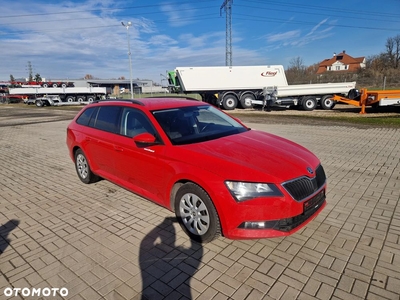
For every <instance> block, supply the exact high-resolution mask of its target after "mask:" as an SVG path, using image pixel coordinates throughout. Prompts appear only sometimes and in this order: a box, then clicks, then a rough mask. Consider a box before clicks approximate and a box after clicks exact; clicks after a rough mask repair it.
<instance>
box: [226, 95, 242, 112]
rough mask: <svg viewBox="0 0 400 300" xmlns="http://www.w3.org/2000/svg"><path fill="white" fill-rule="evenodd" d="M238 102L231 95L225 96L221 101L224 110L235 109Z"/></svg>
mask: <svg viewBox="0 0 400 300" xmlns="http://www.w3.org/2000/svg"><path fill="white" fill-rule="evenodd" d="M237 103H238V100H237V98H236V96H234V95H232V94H228V95H225V96H224V98H223V99H222V107H223V108H224V109H226V110H233V109H235V108H236V106H237Z"/></svg>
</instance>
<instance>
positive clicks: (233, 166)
mask: <svg viewBox="0 0 400 300" xmlns="http://www.w3.org/2000/svg"><path fill="white" fill-rule="evenodd" d="M178 147H179V148H181V149H180V150H181V151H183V152H181V151H177V152H178V153H176V154H178V155H179V156H181V157H187V158H190V161H191V164H193V165H196V166H197V167H199V168H203V169H207V170H208V171H210V172H213V173H215V174H217V175H220V176H221V177H223V178H225V179H230V180H249V181H250V180H263V181H264V180H267V181H269V182H274V183H280V182H284V181H287V180H290V179H293V178H296V177H299V176H304V175H306V176H313V175H311V174H310V173H309V172H308V171H307V168H308V167H310V168H312V169H313V170H315V168H316V167H317V166H318V164H319V159H318V158H317V157H316V156H315V155H314V154H313V153H312V152H310V151H309V150H307V149H306V148H304V147H302V146H300V145H298V144H296V143H294V142H291V141H289V140H286V139H284V138H281V137H278V136H276V135H273V134H269V133H266V132H262V131H257V130H249V131H247V132H244V133H240V134H235V135H230V136H227V137H223V138H219V139H215V140H211V141H207V142H201V143H196V144H190V145H183V146H178Z"/></svg>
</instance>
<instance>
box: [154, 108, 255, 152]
mask: <svg viewBox="0 0 400 300" xmlns="http://www.w3.org/2000/svg"><path fill="white" fill-rule="evenodd" d="M152 113H153V115H154V117H155V118H156V120H157V121H158V123H159V124H160V125H161V127H162V128H163V130H164V132H165V133H166V134H167V135H168V137H169V139H170V141H171V142H172V144H174V145H184V144H192V143H199V142H203V141H209V140H213V139H217V138H221V137H224V136H228V135H232V134H238V133H241V132H244V131H247V130H248V128H246V127H244V126H243V125H241V124H240V123H239V122H237V121H236V120H235V119H233V118H231V117H229V116H228V115H226V114H224V113H223V112H221V111H219V110H218V109H216V108H214V107H212V106H209V105H201V106H190V107H179V108H173V109H165V110H157V111H153V112H152Z"/></svg>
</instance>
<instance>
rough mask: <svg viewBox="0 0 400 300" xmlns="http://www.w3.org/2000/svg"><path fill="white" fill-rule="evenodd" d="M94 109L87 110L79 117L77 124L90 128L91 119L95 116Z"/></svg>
mask: <svg viewBox="0 0 400 300" xmlns="http://www.w3.org/2000/svg"><path fill="white" fill-rule="evenodd" d="M94 109H95V108H94V107H91V108H88V109H86V110H85V111H84V112H83V113H82V114H81V115H80V116H79V117H78V119H76V123H78V124H80V125H85V126H88V125H89V121H90V117H91V116H92V114H93V111H94Z"/></svg>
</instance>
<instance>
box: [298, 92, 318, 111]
mask: <svg viewBox="0 0 400 300" xmlns="http://www.w3.org/2000/svg"><path fill="white" fill-rule="evenodd" d="M301 106H302V107H303V109H304V110H308V111H311V110H314V109H315V108H316V107H317V99H315V97H313V96H306V97H304V98H303V101H302V102H301Z"/></svg>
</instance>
